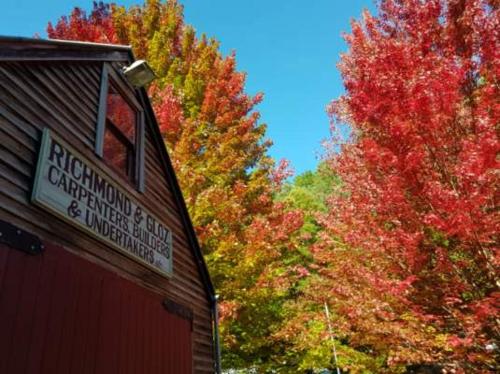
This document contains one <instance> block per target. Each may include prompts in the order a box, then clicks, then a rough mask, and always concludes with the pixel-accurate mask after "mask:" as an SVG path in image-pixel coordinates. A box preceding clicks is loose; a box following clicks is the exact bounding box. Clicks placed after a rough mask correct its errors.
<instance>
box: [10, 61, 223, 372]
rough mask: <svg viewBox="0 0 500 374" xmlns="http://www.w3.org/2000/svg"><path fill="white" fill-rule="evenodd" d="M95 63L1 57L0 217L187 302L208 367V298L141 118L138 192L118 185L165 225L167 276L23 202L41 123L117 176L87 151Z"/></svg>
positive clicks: (196, 355)
mask: <svg viewBox="0 0 500 374" xmlns="http://www.w3.org/2000/svg"><path fill="white" fill-rule="evenodd" d="M101 68H102V63H101V62H88V61H79V62H77V61H50V62H49V61H22V62H14V61H0V139H1V141H0V219H3V220H5V221H9V222H11V223H12V224H14V225H17V226H19V227H21V228H23V229H25V230H27V231H29V232H32V233H34V234H36V235H38V236H40V237H41V238H42V240H44V241H47V242H50V243H55V244H57V245H62V246H64V248H65V250H67V251H70V252H73V253H74V254H76V255H77V256H80V257H82V258H85V259H87V260H89V261H90V262H93V263H95V264H97V265H99V266H100V267H102V268H104V269H107V271H111V272H114V273H116V274H119V275H120V276H121V277H124V278H126V279H128V280H130V281H131V282H133V283H135V284H137V285H140V286H142V287H145V288H147V289H150V290H152V291H154V292H156V293H158V294H160V295H163V296H165V297H169V298H170V299H172V300H174V301H175V302H177V303H179V304H181V305H184V306H186V307H189V308H190V309H192V310H193V313H194V321H193V332H192V341H193V371H194V372H196V373H212V372H213V371H214V369H213V346H212V325H211V309H210V303H209V301H208V297H207V293H206V288H205V285H204V284H203V281H202V277H201V276H200V273H199V270H198V266H197V264H196V259H195V256H194V255H193V250H192V248H191V246H190V242H189V237H188V234H187V231H186V227H185V225H184V224H183V222H182V219H181V217H180V212H179V207H178V204H176V202H175V199H174V197H173V192H172V190H171V188H169V186H167V183H166V176H165V174H164V168H163V167H162V164H161V162H160V152H159V150H158V149H157V148H156V147H155V145H154V141H153V140H154V138H153V134H152V133H151V131H150V129H149V126H148V125H146V142H145V146H146V153H145V184H146V187H145V192H144V193H143V194H141V193H139V192H137V191H136V190H135V189H134V188H133V186H131V185H127V184H126V183H123V184H122V185H124V187H125V188H126V189H127V191H128V192H129V194H130V195H131V196H132V197H133V198H134V199H136V200H137V201H139V202H140V203H141V204H142V205H144V206H145V207H146V208H147V209H149V210H151V211H153V212H154V213H155V215H157V216H158V218H160V219H161V220H162V221H163V222H164V223H165V224H166V225H167V226H168V227H169V228H170V229H171V230H172V233H173V261H174V263H173V268H174V275H173V277H172V278H170V279H167V278H165V277H163V276H161V275H158V274H156V273H154V272H152V271H150V270H148V269H147V268H146V267H145V266H142V265H141V264H139V263H137V262H135V261H133V260H131V259H129V258H128V257H126V256H124V255H122V254H120V253H119V252H117V251H115V250H113V249H111V248H110V247H108V246H106V245H105V244H103V243H102V242H100V241H98V240H96V239H93V238H92V237H90V236H88V235H86V234H84V233H82V232H81V231H79V230H78V229H76V228H74V227H73V226H71V225H69V224H67V223H65V222H63V221H61V220H59V219H57V218H56V217H54V216H52V215H50V214H49V213H47V212H46V211H44V210H42V209H40V208H38V207H36V206H33V205H32V204H31V203H30V195H31V188H32V183H33V178H34V174H35V167H36V160H37V155H38V148H39V145H40V138H41V134H42V130H43V128H45V127H48V128H49V129H51V131H53V132H55V133H57V134H58V135H59V136H61V137H63V138H64V139H65V140H66V141H67V142H68V143H70V144H71V145H72V146H73V147H74V148H76V149H78V150H79V151H80V152H81V153H82V154H84V155H85V156H86V157H87V158H88V159H89V160H91V161H95V165H96V168H98V169H99V170H101V171H102V172H104V173H105V174H107V175H108V176H109V177H111V178H113V179H114V180H116V181H121V178H120V176H118V175H117V174H115V173H114V172H113V171H112V170H111V169H109V168H107V167H106V166H105V165H103V163H102V162H101V161H100V160H99V158H98V157H97V156H96V155H95V153H94V146H95V131H96V122H97V112H98V102H99V87H100V77H101ZM1 250H2V249H1V248H0V252H1ZM0 254H1V253H0ZM42 256H43V255H42ZM2 353H3V352H2ZM0 361H1V360H0ZM0 372H3V371H0Z"/></svg>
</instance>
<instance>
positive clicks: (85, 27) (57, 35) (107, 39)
mask: <svg viewBox="0 0 500 374" xmlns="http://www.w3.org/2000/svg"><path fill="white" fill-rule="evenodd" d="M93 4H94V7H93V9H92V12H91V13H90V15H88V16H87V14H86V13H85V11H84V10H82V9H81V8H74V9H73V11H72V12H71V15H70V16H69V18H68V17H66V16H63V17H61V18H60V19H59V21H57V23H56V25H55V26H52V23H50V22H49V24H48V26H47V34H48V36H49V38H51V39H69V40H82V41H90V42H96V43H117V42H118V38H117V37H116V34H115V30H114V27H113V21H112V19H111V6H110V5H109V4H105V3H103V2H102V1H99V2H96V1H94V3H93Z"/></svg>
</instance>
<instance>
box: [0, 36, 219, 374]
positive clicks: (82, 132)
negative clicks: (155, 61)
mask: <svg viewBox="0 0 500 374" xmlns="http://www.w3.org/2000/svg"><path fill="white" fill-rule="evenodd" d="M134 61H135V60H134V57H133V54H132V52H131V50H130V48H129V47H125V46H116V45H101V44H93V43H79V42H67V41H46V40H38V39H25V38H9V37H0V373H5V374H17V373H47V374H57V373H60V374H67V373H71V374H76V373H82V374H83V373H84V374H89V373H95V374H98V373H107V374H110V373H120V374H121V373H172V374H183V373H213V372H214V371H218V368H217V364H216V361H217V359H216V357H217V354H215V352H216V349H215V346H216V344H215V340H214V335H216V334H214V331H216V324H215V323H214V321H215V319H216V316H215V310H216V301H215V296H214V289H213V286H212V284H211V281H210V277H209V274H208V271H207V268H206V265H205V262H204V260H203V257H202V254H201V252H200V248H199V245H198V242H197V239H196V236H195V233H194V230H193V226H192V224H191V221H190V218H189V216H188V213H187V209H186V206H185V203H184V200H183V197H182V193H181V191H180V189H179V185H178V183H177V180H176V177H175V174H174V170H173V168H172V165H171V163H170V159H169V157H168V154H167V151H166V149H165V146H164V143H163V141H162V138H161V135H160V132H159V128H158V124H157V123H156V120H155V117H154V114H153V111H152V109H151V104H150V102H149V99H148V97H147V94H146V91H145V90H144V89H143V88H137V83H136V82H135V81H134V79H135V78H134V77H133V76H132V74H130V76H129V75H128V74H125V73H124V69H125V68H126V67H130V65H131V64H132V63H134ZM135 65H138V66H135ZM135 65H134V66H135V67H134V66H133V67H134V69H135V70H134V69H129V70H126V69H125V70H126V71H127V72H131V71H135V72H136V73H137V72H138V73H139V77H140V76H141V74H145V73H147V69H146V70H144V71H141V69H142V68H144V66H145V65H143V64H140V63H136V64H135Z"/></svg>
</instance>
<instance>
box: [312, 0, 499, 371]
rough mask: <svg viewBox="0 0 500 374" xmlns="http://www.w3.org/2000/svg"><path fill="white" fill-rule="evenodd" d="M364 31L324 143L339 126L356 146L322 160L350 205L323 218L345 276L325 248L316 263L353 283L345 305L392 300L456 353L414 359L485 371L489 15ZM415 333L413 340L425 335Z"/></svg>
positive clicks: (489, 258)
mask: <svg viewBox="0 0 500 374" xmlns="http://www.w3.org/2000/svg"><path fill="white" fill-rule="evenodd" d="M363 21H364V22H363V23H361V22H354V24H353V28H352V34H351V35H348V36H347V37H346V40H347V41H348V43H349V52H348V53H347V54H346V55H344V56H343V58H342V62H341V63H340V65H339V67H340V70H341V72H342V74H343V78H344V83H345V87H346V95H345V96H344V97H342V98H340V99H338V100H336V101H334V102H332V104H331V106H330V108H329V113H330V114H331V116H332V122H333V123H332V127H333V131H332V132H334V133H335V131H336V127H337V126H338V124H339V123H340V122H342V121H345V122H348V123H349V124H350V125H351V127H352V129H353V133H354V134H355V137H354V138H353V141H352V143H351V144H348V145H345V146H344V147H343V148H342V152H341V153H340V154H333V155H332V156H331V160H330V164H331V166H332V167H333V168H334V169H335V170H336V171H337V172H338V173H339V175H340V176H341V177H342V179H343V181H344V184H345V188H346V190H347V191H348V194H346V195H342V196H333V197H332V198H331V200H330V209H331V211H330V213H329V215H328V216H327V217H325V218H323V219H322V223H323V224H324V225H325V229H326V230H327V232H329V233H330V234H331V235H334V236H335V237H336V238H339V239H340V240H342V241H343V242H344V243H346V244H349V245H350V246H352V248H353V250H352V251H345V252H343V254H344V255H345V256H350V262H347V263H346V264H345V265H343V266H345V267H342V268H339V267H338V266H339V265H338V264H339V258H338V257H337V256H336V253H337V252H336V250H335V249H334V248H331V247H330V246H329V244H328V245H326V247H324V248H322V247H319V248H320V249H319V250H318V251H317V252H315V255H316V256H317V257H318V261H321V263H326V264H330V266H332V267H333V268H336V269H337V271H341V272H342V274H343V275H344V276H345V277H346V279H351V281H352V282H354V284H352V285H349V283H347V284H348V285H349V286H350V287H351V291H350V292H351V293H352V294H354V295H357V293H359V292H361V293H362V292H364V293H365V295H366V297H367V298H369V297H374V298H375V299H377V298H378V299H379V301H382V299H383V298H381V297H380V296H378V295H377V294H375V295H371V296H370V291H368V290H372V291H373V292H376V291H379V292H384V293H385V294H386V295H391V296H393V297H394V299H393V300H390V301H388V302H389V304H390V305H392V306H393V307H396V306H398V305H399V306H401V304H399V303H402V305H407V308H409V309H408V313H413V314H411V318H416V320H421V321H429V318H428V317H429V316H432V318H431V319H432V320H433V321H434V322H433V324H432V325H431V326H432V327H433V328H435V329H443V330H438V331H440V333H443V334H448V333H449V334H450V344H452V345H453V344H455V345H457V346H458V345H460V346H464V347H466V348H464V349H463V350H460V353H457V354H456V355H455V356H454V355H453V354H450V353H447V352H446V351H442V350H441V351H440V348H439V347H438V345H436V346H434V347H432V344H431V345H427V346H425V344H423V343H422V342H417V341H415V344H416V345H417V347H418V346H419V345H420V347H419V348H418V349H421V350H422V351H425V352H427V353H428V354H430V355H431V356H432V355H434V354H436V352H438V351H439V352H440V353H439V354H438V355H436V356H435V357H436V359H438V358H437V357H444V356H446V355H448V356H450V357H451V356H453V357H454V359H456V360H457V362H458V361H460V360H463V361H467V360H468V357H469V356H470V357H472V356H474V355H475V356H474V357H482V360H483V363H486V362H487V360H486V359H485V358H484V357H485V356H481V355H479V356H478V354H476V353H477V350H481V349H482V348H480V343H479V342H486V341H488V340H489V339H493V338H494V336H496V335H495V334H496V333H495V332H494V331H497V330H496V329H497V328H498V326H495V322H492V319H491V317H492V316H493V315H494V313H495V312H494V310H493V308H491V307H490V306H491V305H492V304H491V303H490V301H489V300H490V297H492V296H491V295H495V293H493V292H494V291H495V290H496V289H498V285H497V284H496V280H497V279H498V275H499V273H498V270H497V269H498V268H495V266H497V261H496V258H497V255H496V254H495V253H497V251H498V247H497V245H496V243H495V242H496V238H497V235H498V230H499V224H498V222H500V216H499V214H498V209H497V208H496V206H497V205H498V170H499V166H500V165H499V160H498V154H499V152H500V147H499V139H498V129H497V126H498V123H499V122H500V112H499V104H498V97H500V92H499V88H498V85H497V83H496V82H498V78H499V75H498V74H499V70H498V66H499V64H498V58H497V57H498V50H499V48H498V22H499V10H498V7H491V6H489V5H488V4H487V2H486V1H481V0H476V1H451V0H450V1H444V0H432V1H425V2H422V1H418V0H404V1H395V0H386V1H382V2H381V3H380V12H379V16H378V17H376V18H375V17H372V16H370V15H368V14H365V15H364V20H363ZM493 24H496V25H497V27H496V28H494V27H492V25H493ZM494 51H495V52H494ZM494 55H495V56H494ZM495 58H496V61H493V60H494V59H495ZM495 97H496V99H495ZM494 222H496V223H494ZM325 243H327V242H326V241H325ZM354 248H356V250H359V251H361V253H360V254H358V255H356V256H354V255H353V251H354ZM328 251H330V252H328ZM347 264H349V265H347ZM347 266H350V267H351V268H350V269H347V268H346V267H347ZM352 274H356V277H357V278H351V277H352ZM329 277H332V278H331V281H334V280H335V281H336V282H340V283H342V284H344V285H345V284H346V282H347V281H345V280H344V279H342V278H339V277H338V276H335V277H333V275H331V274H330V275H329ZM349 286H345V287H344V291H343V293H344V294H345V293H346V291H345V288H346V287H347V288H349ZM337 288H339V287H337ZM339 296H340V295H339ZM359 297H360V298H361V296H359ZM361 300H363V299H362V298H361ZM370 302H371V301H370V300H363V301H361V303H362V304H367V305H368V304H369V303H370ZM379 314H380V313H379ZM359 318H368V316H367V315H366V314H360V316H359ZM352 324H353V325H354V326H357V325H358V324H360V322H359V321H353V322H352ZM417 326H418V325H414V326H413V328H415V330H413V331H412V334H414V336H415V337H416V336H418V335H419V334H423V333H424V331H422V330H420V328H419V327H417ZM443 326H446V328H443ZM464 331H465V332H466V334H467V336H466V337H465V338H457V336H459V334H462V333H463V332H464ZM453 332H455V333H456V336H455V337H452V336H451V335H452V334H453ZM367 334H369V332H367ZM497 337H498V336H497ZM392 338H394V339H396V338H397V337H396V336H393V337H392ZM417 340H418V339H417ZM481 344H482V343H481ZM473 352H476V353H473ZM481 354H482V353H481ZM440 355H441V356H440ZM443 355H444V356H443ZM475 365H478V364H477V362H476V363H475ZM478 367H480V366H478Z"/></svg>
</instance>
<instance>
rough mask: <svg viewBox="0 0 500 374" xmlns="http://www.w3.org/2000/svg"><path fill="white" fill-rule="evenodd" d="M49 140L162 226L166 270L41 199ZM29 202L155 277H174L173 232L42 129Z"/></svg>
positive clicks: (78, 155) (103, 173)
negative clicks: (167, 255)
mask: <svg viewBox="0 0 500 374" xmlns="http://www.w3.org/2000/svg"><path fill="white" fill-rule="evenodd" d="M51 140H55V141H56V142H57V143H59V144H60V145H61V146H63V147H64V148H66V150H67V151H69V152H70V154H71V155H73V156H76V157H78V158H79V159H80V160H81V161H82V164H83V165H85V164H86V165H87V167H88V168H90V169H91V170H92V171H93V172H94V173H95V174H96V175H97V176H99V177H100V178H102V179H103V180H105V182H106V183H107V184H109V185H111V186H112V187H113V188H114V189H115V190H116V191H119V192H120V193H122V194H123V195H124V196H126V197H128V198H129V200H130V201H131V202H132V203H133V204H134V205H135V207H136V208H138V207H139V208H141V209H142V212H144V214H145V215H146V216H148V218H149V217H150V218H152V219H153V220H155V223H158V224H161V225H162V227H163V228H164V229H166V230H167V231H168V234H167V235H168V237H167V241H168V243H167V244H168V245H169V251H170V257H169V258H168V257H164V258H166V261H167V266H168V269H167V270H164V269H162V268H159V267H157V266H155V265H154V264H150V263H148V262H147V261H146V260H144V259H143V258H141V257H140V256H139V255H136V254H133V253H131V252H129V251H127V250H126V249H124V248H122V247H121V246H120V245H118V244H117V243H115V242H114V241H113V240H111V239H109V238H107V237H106V236H103V235H101V234H100V233H97V232H95V231H94V230H92V229H91V228H90V227H88V226H87V225H85V224H83V223H82V222H80V221H79V220H77V219H74V218H71V217H69V216H68V215H66V214H64V213H62V212H61V210H60V209H58V208H56V207H54V206H53V205H51V204H50V203H49V202H48V201H47V199H46V197H45V198H44V196H45V195H44V193H43V192H44V191H43V183H44V171H45V169H46V167H45V166H46V165H45V163H47V164H48V163H49V160H48V153H49V151H50V144H51ZM45 183H47V182H45ZM31 202H32V203H33V204H35V205H37V206H39V207H41V208H43V209H45V210H47V211H48V212H50V213H51V214H53V215H55V216H56V217H58V218H59V219H61V220H63V221H64V222H66V223H68V224H70V225H72V226H74V227H76V228H77V229H79V230H80V231H82V232H83V233H85V234H87V235H89V236H91V237H92V238H95V239H96V240H98V241H100V242H102V243H104V244H105V245H107V246H108V247H111V248H113V250H115V251H117V252H118V253H120V254H123V255H125V256H127V257H128V258H130V259H132V260H134V261H136V262H139V263H140V264H141V265H144V266H146V267H147V268H149V269H150V270H153V271H154V272H155V273H157V274H160V275H162V276H165V277H167V278H171V277H172V276H173V273H174V268H173V262H174V261H173V256H174V251H173V232H172V230H171V229H170V228H169V227H168V226H167V225H165V224H163V223H162V220H160V219H158V217H156V216H155V215H154V214H152V213H151V212H150V211H149V209H144V208H143V206H142V203H140V202H139V201H138V200H137V198H136V197H134V196H133V195H132V194H131V193H130V192H127V191H126V190H125V189H124V188H123V187H121V186H120V185H119V184H118V183H116V182H115V181H114V178H113V177H111V176H110V175H109V174H108V173H107V172H104V171H102V170H100V168H98V167H96V166H95V162H92V161H91V160H89V158H88V157H86V156H84V155H82V153H80V152H78V151H77V150H76V149H75V148H74V147H73V146H71V145H69V144H68V143H67V142H66V141H64V140H63V139H61V137H59V136H58V135H57V134H55V133H53V132H52V131H51V130H49V128H47V127H45V128H44V129H43V134H42V140H41V142H40V150H39V152H38V160H37V165H36V172H35V179H34V182H33V190H32V194H31ZM110 225H111V224H110ZM130 236H131V235H130ZM136 239H137V237H136Z"/></svg>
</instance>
